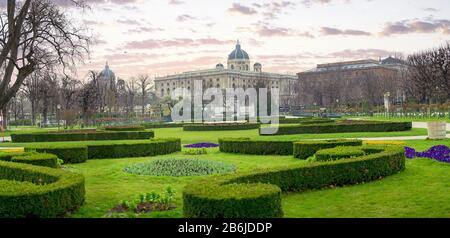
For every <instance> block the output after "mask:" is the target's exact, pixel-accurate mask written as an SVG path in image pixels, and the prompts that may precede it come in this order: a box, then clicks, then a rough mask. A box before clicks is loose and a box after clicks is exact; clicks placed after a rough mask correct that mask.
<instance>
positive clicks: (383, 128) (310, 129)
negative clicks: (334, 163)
mask: <svg viewBox="0 0 450 238" xmlns="http://www.w3.org/2000/svg"><path fill="white" fill-rule="evenodd" d="M411 128H412V123H411V122H369V121H364V122H362V121H360V122H355V124H339V123H324V124H317V123H316V124H312V125H294V126H292V125H288V126H280V127H279V128H278V132H277V133H275V134H264V133H263V132H262V131H261V129H260V132H259V133H260V135H294V134H324V133H346V132H392V131H408V130H411Z"/></svg>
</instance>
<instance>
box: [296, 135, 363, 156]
mask: <svg viewBox="0 0 450 238" xmlns="http://www.w3.org/2000/svg"><path fill="white" fill-rule="evenodd" d="M361 145H362V140H343V139H342V140H306V141H297V142H294V143H293V154H294V157H295V158H298V159H307V158H308V157H310V156H313V155H314V154H315V153H316V152H317V151H319V150H322V149H329V148H334V147H338V146H361Z"/></svg>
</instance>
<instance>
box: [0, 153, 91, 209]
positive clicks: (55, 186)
mask: <svg viewBox="0 0 450 238" xmlns="http://www.w3.org/2000/svg"><path fill="white" fill-rule="evenodd" d="M84 196H85V188H84V177H83V176H82V175H80V174H75V173H71V172H68V171H65V170H61V169H53V168H47V167H42V166H35V165H29V164H20V163H13V162H5V161H0V217H2V218H29V217H42V218H52V217H61V216H64V215H65V214H66V213H67V212H70V211H74V210H76V209H78V208H79V207H80V206H81V205H82V204H83V202H84Z"/></svg>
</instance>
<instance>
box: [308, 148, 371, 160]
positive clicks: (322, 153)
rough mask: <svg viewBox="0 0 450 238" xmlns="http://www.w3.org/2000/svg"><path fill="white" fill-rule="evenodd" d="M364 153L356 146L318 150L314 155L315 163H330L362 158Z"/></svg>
mask: <svg viewBox="0 0 450 238" xmlns="http://www.w3.org/2000/svg"><path fill="white" fill-rule="evenodd" d="M363 155H365V152H364V151H363V150H362V149H361V148H359V147H356V146H348V147H343V146H342V147H336V148H331V149H323V150H319V151H317V152H316V154H315V158H316V161H330V160H339V159H346V158H352V157H357V156H363Z"/></svg>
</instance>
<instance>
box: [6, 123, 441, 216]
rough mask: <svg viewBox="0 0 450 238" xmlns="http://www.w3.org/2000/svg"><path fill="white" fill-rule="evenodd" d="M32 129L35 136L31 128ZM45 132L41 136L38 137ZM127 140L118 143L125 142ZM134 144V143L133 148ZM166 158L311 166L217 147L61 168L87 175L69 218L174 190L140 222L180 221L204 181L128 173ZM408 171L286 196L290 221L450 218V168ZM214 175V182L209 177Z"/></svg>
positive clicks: (192, 136)
mask: <svg viewBox="0 0 450 238" xmlns="http://www.w3.org/2000/svg"><path fill="white" fill-rule="evenodd" d="M31 130H33V129H31ZM39 131H42V130H39ZM154 131H155V134H156V137H157V138H169V137H178V138H181V139H182V143H183V144H190V143H197V142H217V141H218V139H219V138H221V137H250V138H252V139H264V140H292V139H299V140H301V139H325V138H327V139H328V138H360V137H390V136H416V135H426V133H427V131H426V130H425V129H413V130H412V131H408V132H391V133H384V132H383V133H341V134H320V135H289V136H273V137H272V136H270V137H261V136H259V135H258V130H246V131H220V132H184V131H183V130H182V128H165V129H155V130H154ZM122 142H124V141H113V142H112V143H122ZM128 142H130V141H128ZM101 143H104V142H103V141H88V142H55V143H33V145H39V144H64V145H68V144H77V145H81V144H101ZM438 144H444V145H448V146H450V140H448V139H447V140H442V141H432V140H417V141H416V140H415V141H407V146H411V147H414V148H415V149H417V150H425V149H428V148H429V147H431V146H433V145H438ZM26 145H29V144H27V143H2V144H0V146H1V147H8V146H26ZM169 158H197V159H202V160H211V161H221V162H226V163H230V164H233V165H235V166H236V167H237V170H238V172H241V171H242V172H244V171H252V170H255V169H259V168H268V167H277V166H283V165H289V164H302V163H308V162H307V161H302V160H297V159H294V158H293V157H292V156H256V155H239V154H225V153H220V152H219V151H218V149H217V148H214V149H208V154H205V155H184V154H183V152H179V153H175V154H171V155H164V156H155V157H146V158H124V159H105V160H89V161H88V162H86V163H83V164H75V165H66V166H65V167H64V169H66V170H71V171H76V172H79V173H82V174H83V175H84V176H85V178H86V203H85V204H84V205H83V206H82V207H81V208H80V210H78V211H77V212H75V213H74V214H71V215H70V217H74V218H80V217H110V215H109V214H108V211H109V210H110V209H111V208H113V207H114V206H116V205H118V204H119V202H120V201H121V200H130V199H133V198H135V197H136V196H138V195H139V194H140V193H147V192H152V191H155V192H158V193H161V192H163V191H165V189H166V188H167V187H168V186H171V187H173V188H174V189H175V190H176V192H177V194H176V201H175V202H176V205H177V209H175V210H172V211H166V212H152V213H148V214H143V215H139V216H138V217H182V199H181V195H182V191H183V187H184V186H185V185H186V184H187V183H188V182H191V181H193V180H196V179H201V178H204V176H199V177H155V176H142V175H133V174H129V173H126V172H124V171H123V169H124V168H125V167H126V166H129V165H133V164H137V163H144V162H149V161H154V160H157V159H169ZM406 166H407V167H406V170H405V171H404V172H402V173H400V174H397V175H394V176H391V177H388V178H385V179H382V180H379V181H375V182H371V183H367V184H361V185H355V186H348V187H343V188H334V189H325V190H319V191H309V192H304V193H293V194H284V195H283V209H284V212H285V216H286V217H450V203H449V202H448V201H450V193H449V192H448V191H450V183H449V181H450V164H445V163H440V162H437V161H433V160H431V159H414V160H408V161H407V165H406ZM212 176H215V175H212ZM119 216H120V217H122V216H124V217H136V215H135V214H133V213H127V214H121V215H119V214H116V215H114V217H119Z"/></svg>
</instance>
